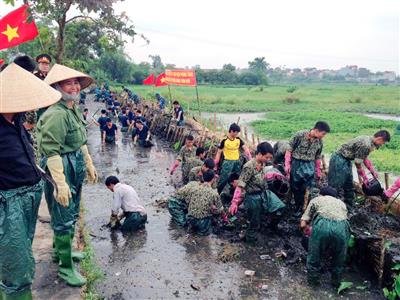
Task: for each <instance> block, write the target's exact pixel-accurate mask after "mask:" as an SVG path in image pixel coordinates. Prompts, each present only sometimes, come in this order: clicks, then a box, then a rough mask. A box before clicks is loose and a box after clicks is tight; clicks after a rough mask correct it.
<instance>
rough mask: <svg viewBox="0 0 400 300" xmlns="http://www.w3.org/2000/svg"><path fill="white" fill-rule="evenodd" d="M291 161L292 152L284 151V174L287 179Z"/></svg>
mask: <svg viewBox="0 0 400 300" xmlns="http://www.w3.org/2000/svg"><path fill="white" fill-rule="evenodd" d="M291 161H292V152H290V151H286V153H285V173H286V177H287V179H289V178H290V166H291Z"/></svg>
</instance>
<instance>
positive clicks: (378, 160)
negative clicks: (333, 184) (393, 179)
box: [252, 111, 400, 174]
mask: <svg viewBox="0 0 400 300" xmlns="http://www.w3.org/2000/svg"><path fill="white" fill-rule="evenodd" d="M318 120H323V121H327V122H328V123H329V124H330V126H331V129H332V132H331V133H330V134H328V135H327V136H326V137H325V138H324V152H325V153H332V152H334V151H335V150H336V149H337V148H338V147H340V145H341V144H343V143H344V142H346V141H348V140H349V139H351V138H354V137H356V136H358V135H373V134H374V133H375V132H376V131H378V130H380V129H386V130H388V131H389V132H390V133H393V132H394V129H395V126H396V122H394V121H383V120H376V119H371V118H368V117H364V116H362V115H358V114H354V113H341V112H329V111H327V112H323V111H319V112H312V111H297V112H285V113H283V112H271V113H267V115H266V119H265V120H262V121H256V122H254V123H253V124H252V125H253V127H254V129H255V131H256V132H257V133H259V134H260V136H262V137H264V138H267V139H271V140H278V139H289V138H290V137H291V136H292V135H293V134H294V133H295V132H296V131H298V130H300V129H306V128H312V126H313V125H314V124H315V122H316V121H318ZM399 157H400V136H393V137H392V141H391V142H390V143H389V144H387V145H385V146H384V147H382V148H380V149H379V150H377V151H374V152H372V154H371V155H370V158H371V159H372V161H373V162H374V164H375V165H376V167H377V168H378V169H379V170H381V171H391V172H395V173H397V174H399V173H400V164H399Z"/></svg>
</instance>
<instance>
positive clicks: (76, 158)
mask: <svg viewBox="0 0 400 300" xmlns="http://www.w3.org/2000/svg"><path fill="white" fill-rule="evenodd" d="M61 158H62V162H63V166H64V175H65V179H66V181H67V184H68V186H69V188H70V190H71V194H72V197H71V199H70V201H69V205H68V207H64V206H62V205H60V204H59V203H58V202H57V201H56V199H55V198H54V187H53V185H52V184H50V183H48V182H46V183H45V186H44V193H45V196H46V201H47V207H48V208H49V212H50V216H51V227H52V229H53V231H54V233H56V234H59V235H64V234H71V232H73V230H74V228H75V223H76V222H77V221H78V218H79V209H80V202H81V194H82V186H83V181H84V179H85V176H86V164H85V161H84V159H83V154H82V151H81V150H77V151H75V152H70V153H67V154H63V155H61ZM46 163H47V158H43V159H42V161H41V166H42V168H44V169H46V172H47V173H49V170H48V169H47V168H46Z"/></svg>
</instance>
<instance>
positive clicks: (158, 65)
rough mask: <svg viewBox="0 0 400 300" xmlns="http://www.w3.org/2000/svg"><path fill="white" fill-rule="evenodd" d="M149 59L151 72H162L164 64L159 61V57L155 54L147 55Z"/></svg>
mask: <svg viewBox="0 0 400 300" xmlns="http://www.w3.org/2000/svg"><path fill="white" fill-rule="evenodd" d="M149 57H150V59H151V61H152V63H151V66H152V68H153V70H154V71H155V72H156V73H162V72H164V70H165V68H164V64H163V63H162V61H161V57H160V55H157V54H156V55H149Z"/></svg>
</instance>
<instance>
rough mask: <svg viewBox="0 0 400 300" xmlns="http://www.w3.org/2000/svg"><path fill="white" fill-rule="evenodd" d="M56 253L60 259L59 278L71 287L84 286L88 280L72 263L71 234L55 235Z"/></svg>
mask: <svg viewBox="0 0 400 300" xmlns="http://www.w3.org/2000/svg"><path fill="white" fill-rule="evenodd" d="M54 241H55V245H56V251H57V253H58V256H59V258H60V265H59V267H58V276H59V277H60V278H62V279H63V280H65V282H66V283H67V284H68V285H70V286H83V285H85V284H86V279H85V278H84V277H83V276H82V275H81V274H80V273H79V272H78V271H77V270H76V269H75V266H74V263H73V262H72V252H71V250H72V239H71V235H70V234H64V235H58V234H56V235H55V240H54Z"/></svg>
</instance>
